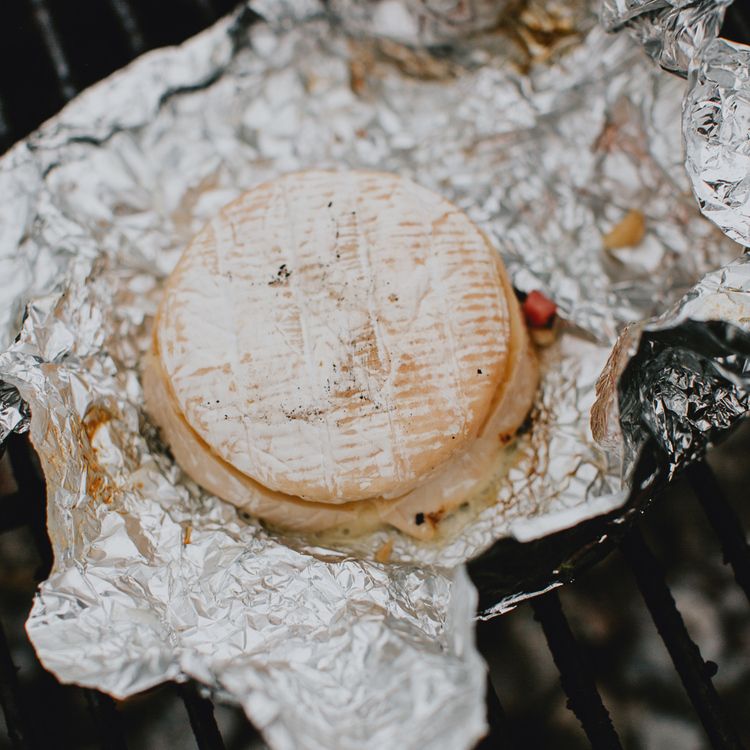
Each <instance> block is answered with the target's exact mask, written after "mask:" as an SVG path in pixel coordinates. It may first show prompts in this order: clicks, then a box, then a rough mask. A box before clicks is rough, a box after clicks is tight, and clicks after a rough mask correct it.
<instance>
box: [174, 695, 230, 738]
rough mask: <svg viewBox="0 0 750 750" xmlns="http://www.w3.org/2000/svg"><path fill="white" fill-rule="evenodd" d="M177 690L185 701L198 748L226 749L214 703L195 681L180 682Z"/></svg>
mask: <svg viewBox="0 0 750 750" xmlns="http://www.w3.org/2000/svg"><path fill="white" fill-rule="evenodd" d="M177 690H178V692H179V694H180V697H181V698H182V700H183V702H184V703H185V708H186V709H187V714H188V718H189V719H190V726H191V727H192V729H193V734H194V735H195V741H196V742H197V743H198V750H224V740H223V739H222V737H221V732H219V727H218V725H217V724H216V717H215V716H214V705H213V703H211V701H210V700H208V698H204V697H203V696H202V695H201V694H200V693H199V692H198V688H197V687H196V685H195V683H194V682H186V683H183V684H179V685H177Z"/></svg>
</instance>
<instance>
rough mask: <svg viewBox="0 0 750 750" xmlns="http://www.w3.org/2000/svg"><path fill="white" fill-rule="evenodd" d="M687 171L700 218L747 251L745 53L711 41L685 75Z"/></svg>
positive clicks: (749, 113)
mask: <svg viewBox="0 0 750 750" xmlns="http://www.w3.org/2000/svg"><path fill="white" fill-rule="evenodd" d="M689 83H690V88H689V91H688V94H687V97H686V99H685V108H684V114H683V132H684V135H685V142H686V151H687V158H686V162H685V163H686V166H687V170H688V174H689V175H690V178H691V179H692V182H693V190H694V192H695V195H696V197H697V199H698V201H699V203H700V206H701V210H702V211H703V213H704V214H705V215H706V216H707V217H708V218H709V219H711V220H712V221H714V222H715V223H716V224H717V225H718V226H719V227H720V228H721V230H722V231H723V232H725V233H726V234H727V235H728V236H729V237H731V238H732V239H734V240H736V241H737V242H740V243H742V244H744V245H750V147H749V146H748V129H749V128H750V125H749V123H750V47H747V46H745V45H743V44H735V43H734V42H728V41H726V40H724V39H715V40H714V41H713V42H712V43H711V44H710V45H709V46H708V48H707V49H706V50H705V51H704V52H703V55H702V57H701V60H700V63H699V64H698V65H696V67H695V68H694V69H693V70H692V71H691V73H690V79H689Z"/></svg>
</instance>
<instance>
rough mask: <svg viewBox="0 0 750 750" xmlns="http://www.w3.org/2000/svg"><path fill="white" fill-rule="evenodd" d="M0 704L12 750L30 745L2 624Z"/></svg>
mask: <svg viewBox="0 0 750 750" xmlns="http://www.w3.org/2000/svg"><path fill="white" fill-rule="evenodd" d="M0 704H1V705H2V707H3V713H4V714H5V726H6V728H7V732H8V739H9V740H10V746H11V747H12V748H13V749H14V750H25V749H26V748H29V747H31V745H30V744H29V742H28V741H27V738H28V737H29V732H28V726H27V723H26V721H25V718H24V715H23V711H22V710H21V696H20V692H19V689H18V675H17V669H16V665H15V664H13V659H12V658H11V655H10V649H9V648H8V641H7V639H6V638H5V631H4V630H3V627H2V625H0Z"/></svg>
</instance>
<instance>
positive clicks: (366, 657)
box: [0, 0, 737, 748]
mask: <svg viewBox="0 0 750 750" xmlns="http://www.w3.org/2000/svg"><path fill="white" fill-rule="evenodd" d="M263 5H268V4H267V3H266V4H263V3H254V4H253V7H254V8H255V9H256V10H263V7H262V6H263ZM333 5H334V6H335V7H334V10H336V11H337V12H338V13H339V14H340V17H339V18H335V19H333V20H331V18H330V17H329V16H328V15H326V13H325V12H324V8H323V7H322V6H319V5H317V4H316V3H313V2H299V3H293V2H285V3H283V4H282V6H283V7H281V10H279V11H278V12H277V13H276V14H274V17H273V19H272V20H273V22H269V23H262V22H258V23H251V21H253V20H255V18H256V16H255V15H254V14H253V13H251V12H249V11H246V12H244V13H242V14H240V15H239V16H238V17H237V18H236V19H235V20H230V21H225V22H222V23H220V24H219V25H217V26H216V27H214V28H213V29H212V30H210V31H208V32H206V33H205V34H202V35H201V36H199V37H197V38H196V39H194V40H192V41H191V42H189V43H188V44H186V45H184V46H183V47H181V48H175V49H168V50H161V51H157V52H153V53H151V54H149V55H147V56H145V57H144V58H142V59H141V60H139V61H137V62H136V63H134V64H133V65H132V66H130V68H129V69H127V70H126V71H124V72H122V73H120V74H118V75H116V76H114V77H113V78H112V79H110V80H108V81H105V82H103V83H101V84H99V85H97V86H95V87H94V88H93V89H91V90H90V91H88V92H86V93H85V94H84V95H82V96H81V97H80V98H78V99H77V100H76V101H74V102H73V103H72V104H71V105H69V106H68V107H67V108H66V109H65V110H64V111H63V112H62V113H61V114H60V115H59V116H58V117H56V118H55V119H53V120H52V121H51V122H49V123H48V124H47V125H45V126H44V127H43V128H42V130H41V131H39V132H38V133H37V134H35V135H34V136H32V137H31V138H30V139H29V140H28V141H27V142H25V143H22V144H20V145H19V146H17V147H16V148H15V149H13V150H12V151H11V152H10V153H9V154H8V155H6V156H5V157H4V158H3V160H2V162H1V166H2V170H1V171H0V266H1V267H2V268H3V269H4V270H7V271H8V273H2V274H0V291H2V296H0V299H2V304H1V305H0V339H2V344H3V346H7V347H8V348H7V349H6V351H5V352H4V353H2V354H0V378H2V379H3V381H5V382H6V383H8V384H9V385H10V386H14V387H16V388H18V390H19V391H20V393H21V395H22V396H23V398H24V399H26V401H27V402H28V403H29V405H30V407H31V413H32V420H31V434H32V438H33V441H34V444H35V446H36V447H37V449H38V451H39V453H40V457H41V461H42V464H43V467H44V471H45V475H46V478H47V484H48V488H49V526H50V534H51V538H52V542H53V546H54V550H55V566H54V569H53V572H52V575H51V577H50V579H49V580H48V581H47V582H45V583H44V584H43V585H42V587H41V591H40V594H39V596H38V598H37V600H36V602H35V605H34V609H33V612H32V615H31V618H30V620H29V624H28V629H29V633H30V635H31V638H32V640H33V642H34V644H35V646H36V647H37V649H38V652H39V654H40V656H41V658H42V660H43V662H44V663H45V665H47V666H48V667H49V668H50V669H52V670H53V671H54V672H55V673H56V674H57V675H58V676H60V677H61V679H63V680H65V681H76V682H80V683H82V684H86V685H92V686H96V687H98V688H101V689H103V690H105V691H108V692H111V693H113V694H115V695H118V696H124V695H129V694H132V693H134V692H136V691H138V690H142V689H144V688H146V687H148V686H150V685H153V684H155V683H158V682H160V681H162V680H165V679H170V678H176V679H181V678H183V677H184V676H185V675H190V676H194V677H196V678H197V679H199V680H201V681H202V682H204V683H205V684H207V685H209V686H211V687H212V688H213V689H215V690H217V691H220V692H221V694H222V695H224V696H229V697H230V698H232V699H233V700H236V701H238V702H240V703H242V705H243V706H244V707H245V709H246V710H247V712H248V715H249V716H250V717H251V718H252V720H253V721H254V722H255V723H256V724H257V725H258V726H259V727H260V728H261V729H262V730H263V731H264V733H265V736H266V738H267V739H268V741H269V742H270V743H271V744H272V745H273V746H274V747H278V748H292V747H295V748H307V747H309V748H328V747H332V746H338V747H376V746H378V747H380V746H386V747H394V746H398V747H427V748H429V747H434V748H443V747H451V748H452V747H456V748H460V747H470V746H471V745H472V744H473V742H474V741H475V739H476V738H477V737H478V736H479V735H480V734H481V732H482V730H483V727H484V717H483V701H482V696H483V693H484V684H485V683H484V667H483V665H482V662H481V660H480V658H479V656H478V654H477V652H476V649H475V647H474V644H473V635H472V629H471V620H472V617H473V613H474V609H475V603H476V599H475V596H476V593H475V591H474V589H473V587H472V586H471V584H470V583H469V581H468V578H467V576H466V573H465V570H464V568H463V567H462V566H461V563H463V562H464V561H466V560H467V559H469V558H471V557H473V556H474V555H476V554H477V553H478V552H480V551H481V550H483V549H485V548H486V547H487V546H488V545H490V544H491V543H492V542H493V541H494V540H495V539H497V538H499V537H503V536H508V535H514V536H515V537H516V538H518V539H523V540H525V539H535V538H538V537H541V536H544V535H545V534H548V533H550V532H551V531H554V530H556V529H560V528H564V527H566V526H569V525H571V524H574V523H576V522H577V521H579V520H581V519H583V518H587V517H590V516H594V515H597V514H600V513H603V512H605V511H607V510H612V509H613V508H617V507H619V506H620V505H621V503H622V502H623V501H624V498H625V497H626V495H627V491H628V484H627V482H628V478H627V474H625V475H623V473H622V471H621V463H622V456H623V443H622V438H618V437H617V435H616V433H615V432H613V438H612V441H611V442H610V444H609V445H608V446H607V447H606V448H604V447H602V446H600V445H599V444H597V443H596V441H595V440H594V438H593V435H592V432H591V429H590V427H589V411H590V409H591V406H592V404H593V402H594V398H595V383H596V382H597V377H598V375H599V373H600V372H601V370H602V368H603V367H604V364H605V362H606V360H607V356H608V354H609V351H610V348H611V346H612V344H613V343H614V341H615V339H616V337H617V334H618V332H619V331H620V330H621V328H622V326H623V325H624V324H625V323H627V322H628V321H631V320H642V319H644V318H647V317H649V316H651V315H653V314H655V313H658V312H659V311H660V310H663V309H664V308H665V307H667V306H669V305H670V304H673V303H674V302H675V301H676V300H677V299H679V297H680V296H681V295H682V294H683V293H684V292H686V291H687V290H688V289H689V288H690V287H691V286H692V284H694V283H695V281H696V279H697V278H699V277H700V276H701V275H702V274H703V273H705V272H706V271H709V270H711V269H713V268H716V267H718V266H720V265H721V264H723V263H726V262H727V261H728V260H730V259H731V258H732V257H733V256H734V255H736V251H737V247H736V245H735V244H734V243H732V242H731V241H730V240H728V239H727V238H725V237H724V236H723V235H721V233H720V232H719V231H718V230H716V229H715V228H714V227H713V226H712V225H711V224H709V223H708V222H706V221H705V220H704V219H703V218H702V217H701V216H700V214H699V212H698V211H697V209H696V208H695V204H694V201H693V198H692V196H691V195H690V191H689V183H688V181H687V179H686V177H685V174H684V171H683V168H682V164H681V160H682V154H681V147H680V133H679V122H680V108H681V100H682V96H683V93H684V89H685V84H684V82H683V81H681V80H679V79H677V78H675V77H672V76H668V75H666V74H664V73H663V72H661V71H659V70H658V69H657V68H656V67H655V66H653V65H652V64H651V62H650V61H649V60H648V59H647V58H646V57H645V56H644V55H643V54H642V51H641V50H640V48H639V47H638V45H636V44H635V43H633V42H632V41H631V40H630V39H629V38H628V37H627V36H624V35H621V36H618V37H610V36H607V35H606V34H605V33H604V31H602V30H601V29H599V28H594V27H593V15H592V14H591V13H589V12H588V11H587V8H586V6H585V5H583V4H576V3H572V4H570V6H569V7H568V10H567V11H563V10H559V11H558V9H557V8H558V6H561V5H562V4H561V3H559V2H554V3H553V2H550V3H548V5H549V8H543V7H540V6H542V5H545V4H544V3H533V2H532V3H530V5H529V6H528V7H529V8H530V10H527V11H526V12H527V15H524V16H521V19H522V20H521V22H519V23H517V24H514V25H512V24H507V23H506V22H505V21H504V20H502V19H501V21H500V25H499V26H498V27H497V28H495V27H494V23H495V21H494V19H492V20H491V21H490V20H487V19H485V18H484V17H482V18H479V17H477V18H476V19H474V20H475V21H477V23H476V24H474V21H473V20H472V19H471V18H469V19H468V20H466V19H465V20H464V21H465V24H466V25H465V29H466V30H467V31H470V32H471V38H470V39H468V40H466V41H462V39H459V38H457V39H454V40H453V43H452V44H450V45H448V44H442V45H441V46H440V47H439V48H434V49H433V48H422V47H418V46H414V45H413V44H412V45H404V44H401V43H399V42H398V41H394V40H393V39H392V38H383V37H378V38H377V39H373V38H370V37H367V36H364V34H365V32H366V25H365V27H363V26H362V25H361V24H362V23H364V21H362V20H361V19H366V18H369V16H368V15H367V13H370V11H372V10H373V9H375V6H377V9H378V11H377V12H378V13H381V16H380V18H381V21H383V22H384V23H385V22H387V23H388V24H392V23H393V19H392V18H389V17H387V14H388V13H391V14H392V13H394V12H396V13H398V12H399V10H398V8H399V7H400V6H397V4H396V3H393V2H385V3H376V4H366V6H365V5H362V6H360V5H358V4H354V3H351V2H344V1H343V0H341V2H337V3H334V4H333ZM449 5H450V4H447V5H445V6H443V4H441V3H433V4H431V5H430V6H429V7H430V8H432V7H433V6H434V7H435V8H437V7H445V8H448V7H449ZM469 5H471V4H469ZM480 5H481V7H482V8H484V7H485V6H484V4H480ZM415 7H417V6H416V5H409V6H408V8H411V9H412V11H413V10H414V8H415ZM451 7H452V6H451ZM383 8H385V10H383ZM389 9H390V10H389ZM394 9H395V10H394ZM350 14H353V15H350ZM358 14H359V15H358ZM363 14H364V15H363ZM382 14H386V15H382ZM357 19H360V20H357ZM383 19H384V20H383ZM444 20H445V19H444V18H443V19H442V21H441V23H442V22H444ZM358 24H359V25H358ZM438 26H439V28H440V29H443V30H442V31H440V33H441V34H443V35H445V34H447V33H448V32H446V31H445V29H444V27H443V26H440V25H438ZM388 28H390V27H388ZM425 28H427V29H433V31H432V32H430V33H438V32H436V31H434V29H435V28H438V27H435V26H430V25H427V26H426V27H425ZM350 29H352V30H356V34H355V35H352V34H351V33H350V32H349V30H350ZM483 29H486V31H483ZM448 35H449V36H450V34H448ZM418 39H419V41H422V37H419V36H418ZM411 41H413V40H411ZM576 41H577V42H578V44H577V45H574V44H573V43H574V42H576ZM313 165H314V166H333V167H335V166H349V167H371V168H376V169H381V170H390V171H394V172H398V173H400V174H403V175H406V176H409V177H411V178H413V179H414V180H416V181H417V182H419V183H421V184H423V185H425V186H426V187H428V188H431V189H433V190H435V191H437V192H439V193H441V194H443V195H445V196H446V197H447V198H449V199H451V200H453V201H454V202H456V203H458V204H459V205H460V206H462V207H463V208H464V209H465V210H466V211H467V212H468V213H469V214H470V216H471V217H472V218H473V219H474V220H475V221H476V222H477V223H478V224H479V225H480V226H481V227H482V228H483V229H484V230H485V231H486V232H487V234H488V235H489V236H490V237H491V238H492V240H493V241H494V242H495V243H496V244H497V246H498V247H499V249H500V250H501V251H502V253H503V255H504V257H505V259H506V262H507V265H508V268H509V270H510V272H511V273H512V275H513V279H514V283H515V284H516V285H517V286H518V287H519V288H521V289H524V290H531V289H540V290H542V291H543V292H545V293H546V294H548V295H549V296H551V297H553V298H554V299H555V300H556V302H557V303H558V305H559V308H560V310H561V312H562V315H563V317H564V319H565V321H566V323H565V326H564V328H563V333H562V336H561V338H560V340H559V341H558V342H557V343H556V344H555V345H554V346H552V347H550V348H549V349H548V350H546V352H545V354H544V358H545V365H546V368H545V373H546V374H545V377H544V383H543V387H542V393H541V396H540V403H539V405H538V407H539V408H538V413H539V414H540V415H541V417H540V418H539V419H537V420H536V422H535V424H534V427H533V429H532V430H531V432H530V433H529V435H527V436H526V438H525V445H526V447H527V449H528V450H527V451H526V452H525V453H522V455H521V458H520V462H519V464H518V465H517V466H516V467H515V468H514V470H513V471H512V472H511V474H510V477H509V481H508V482H507V483H505V484H503V485H502V486H500V487H498V488H497V490H496V491H497V493H498V496H499V502H497V503H495V504H492V505H488V507H486V508H485V509H484V510H483V511H482V512H481V513H480V515H479V516H478V517H477V518H475V519H472V520H471V521H470V522H469V524H468V525H467V526H466V528H465V529H464V531H463V532H462V533H461V534H460V535H458V536H457V537H456V538H455V539H453V540H451V541H449V542H448V543H447V544H446V545H444V546H443V547H442V548H434V547H433V548H430V547H420V546H419V545H416V544H415V543H414V542H411V541H409V540H405V539H399V540H397V544H396V545H395V546H394V551H393V558H394V559H396V560H399V561H400V562H399V564H390V565H383V564H380V563H376V562H371V561H370V560H371V558H372V552H373V550H374V549H375V548H376V545H378V544H379V543H380V542H379V541H378V539H377V535H376V537H375V538H374V539H373V540H370V541H369V542H368V543H367V544H366V545H365V547H363V548H362V549H359V550H351V554H349V555H345V556H343V557H342V555H341V554H340V553H338V552H336V551H334V550H326V549H320V548H315V549H312V548H308V547H306V546H305V545H304V544H300V543H299V541H298V540H292V539H284V538H283V537H279V536H277V535H273V534H270V533H269V532H267V531H266V530H264V529H263V528H262V527H261V526H260V525H259V524H257V523H254V522H252V521H250V522H247V521H245V520H243V519H241V518H240V517H239V516H238V514H237V512H236V511H235V509H234V508H233V507H231V506H228V505H225V504H224V503H222V502H219V501H217V500H216V499H215V498H213V497H211V496H209V495H207V494H206V493H204V492H202V491H201V490H200V488H199V487H197V486H196V485H195V484H194V483H192V482H191V481H189V480H188V479H187V478H186V477H185V476H184V475H183V474H182V472H181V471H180V469H179V467H177V466H176V465H175V464H174V462H173V461H172V459H171V456H170V455H169V453H168V451H166V450H165V448H164V446H163V444H162V443H161V442H160V440H159V437H158V434H157V433H156V431H155V429H154V428H153V426H152V425H151V424H150V422H149V420H148V418H147V415H145V414H144V412H143V399H142V391H141V386H140V379H139V362H140V359H141V357H142V355H143V353H144V352H145V351H146V349H147V348H148V343H149V332H150V331H149V329H150V324H151V320H152V316H153V312H154V310H155V306H156V303H157V301H158V298H159V293H160V292H159V285H160V282H161V280H162V279H163V278H164V276H165V275H166V274H167V273H169V271H170V270H171V268H172V267H173V266H174V264H175V262H176V260H177V258H178V257H179V254H180V252H181V250H182V248H183V246H184V244H185V242H186V241H187V239H188V238H189V237H190V236H191V235H193V234H194V233H195V232H196V231H197V230H198V229H199V228H200V226H201V225H202V224H203V222H205V221H206V220H207V219H208V218H209V217H210V216H212V215H213V214H214V213H216V211H217V210H218V209H219V208H220V207H221V206H222V205H224V204H225V203H227V202H228V201H229V200H231V199H232V198H234V197H236V196H237V194H238V193H239V192H241V191H242V190H243V189H246V188H248V187H250V186H251V185H254V184H257V183H259V182H261V181H263V180H266V179H269V178H272V177H275V176H277V175H279V174H280V173H283V172H286V171H291V170H296V169H300V168H305V167H308V166H313ZM632 215H638V216H640V217H642V221H643V232H642V234H643V236H642V237H641V236H640V235H641V232H640V231H639V233H638V236H637V237H636V238H635V239H633V240H631V241H630V244H629V243H628V242H623V241H622V240H621V239H620V240H619V241H617V242H613V241H612V237H613V236H618V235H617V232H616V231H614V230H615V229H616V228H617V227H621V225H622V222H623V220H624V219H625V217H627V216H632ZM621 235H622V232H621V231H620V236H621ZM24 313H25V320H24V323H23V332H22V335H21V336H20V338H19V339H18V341H16V342H14V343H11V342H12V341H13V339H14V337H15V335H16V333H17V331H18V329H19V327H20V325H21V320H22V317H23V316H24ZM2 398H3V402H2V407H0V415H2V417H1V418H0V424H3V425H11V424H12V425H13V426H15V425H16V424H17V419H18V414H16V416H15V417H14V416H13V412H12V410H13V409H15V410H16V412H18V401H17V399H16V400H14V397H13V391H8V390H4V391H2ZM374 545H375V546H374ZM355 553H356V554H355Z"/></svg>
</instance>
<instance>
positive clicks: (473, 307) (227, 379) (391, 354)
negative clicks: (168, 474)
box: [156, 171, 515, 514]
mask: <svg viewBox="0 0 750 750" xmlns="http://www.w3.org/2000/svg"><path fill="white" fill-rule="evenodd" d="M510 297H511V298H512V294H511V295H510ZM512 302H513V304H515V300H512ZM508 305H509V295H508V292H507V289H506V288H505V287H504V285H503V283H502V279H501V277H500V272H499V270H498V265H497V262H496V253H495V252H494V251H493V250H492V248H491V247H489V245H488V243H487V242H486V241H485V238H484V237H483V235H482V234H481V232H480V231H479V230H478V229H477V228H476V227H475V226H474V225H473V224H472V223H471V221H470V220H469V219H468V218H467V217H466V216H465V214H463V213H462V212H461V211H459V210H458V209H457V208H455V207H454V206H452V205H451V204H450V203H448V202H447V201H445V200H444V199H442V198H440V197H439V196H437V195H435V194H433V193H431V192H429V191H428V190H425V189H423V188H421V187H419V186H417V185H415V184H414V183H412V182H410V181H409V180H406V179H402V178H399V177H396V176H394V175H386V174H376V173H367V172H348V173H336V172H325V171H311V172H305V173H299V174H293V175H288V176H286V177H283V178H280V179H278V180H275V181H274V182H271V183H268V184H265V185H261V186H260V187H257V188H255V189H253V190H251V191H250V192H248V193H246V194H245V195H244V196H242V197H241V198H240V199H238V200H237V201H235V202H234V203H232V204H230V205H229V206H227V207H226V208H225V209H224V210H223V211H222V212H221V213H220V214H219V216H218V217H217V218H216V219H215V220H213V221H212V222H210V223H209V224H208V225H207V226H206V227H205V228H204V229H203V231H202V232H201V233H200V234H199V235H198V236H197V237H196V238H195V240H194V241H193V242H192V244H191V245H190V246H189V247H188V249H187V250H186V252H185V253H184V255H183V257H182V259H181V260H180V262H179V264H178V266H177V268H176V269H175V271H174V273H173V274H172V276H171V277H170V279H169V282H168V284H167V288H166V293H165V297H164V300H163V303H162V305H161V308H160V312H159V316H158V319H157V325H156V339H157V341H158V347H159V357H160V366H161V367H162V368H163V370H164V378H165V380H166V382H168V383H169V385H170V388H171V389H172V393H173V398H174V407H175V410H176V413H177V414H178V415H179V417H180V418H181V419H184V422H185V427H186V428H189V430H190V431H191V432H190V434H191V435H194V436H195V438H196V439H200V441H202V442H201V445H204V446H205V448H206V450H207V451H208V452H209V455H211V456H212V457H214V458H215V459H216V460H217V461H218V460H221V461H222V462H223V463H222V466H223V467H224V468H228V469H231V472H232V476H233V477H234V479H237V477H239V476H240V475H242V476H244V477H245V478H249V479H250V480H252V481H253V482H255V483H256V484H257V485H258V486H259V487H260V486H262V487H263V492H266V491H271V492H276V493H278V494H280V495H281V496H283V497H285V498H289V497H297V498H303V499H304V500H307V501H314V502H316V503H318V504H324V503H332V504H349V503H352V502H353V501H363V500H366V499H368V498H373V497H384V496H385V497H398V496H402V495H404V494H405V493H407V492H409V491H410V490H412V489H413V488H415V487H417V486H419V485H420V484H423V483H424V482H425V480H426V479H427V478H428V477H429V476H430V475H431V474H434V473H435V471H437V470H438V469H439V468H440V467H441V466H443V465H444V464H445V463H446V462H447V461H450V459H451V458H452V457H453V456H456V455H459V454H461V453H463V452H464V451H465V450H466V449H467V448H468V447H469V445H470V444H471V443H472V441H473V440H474V439H475V438H476V436H477V435H478V434H479V431H480V429H481V428H482V426H483V425H484V424H485V423H486V421H487V419H488V416H489V414H490V411H491V407H492V404H493V399H495V398H496V394H497V392H498V388H499V387H500V386H501V385H502V383H503V381H504V379H505V378H506V376H507V371H508V348H509V341H510V313H509V307H508ZM176 439H177V438H174V436H172V437H169V436H168V440H170V442H171V441H172V440H176ZM173 450H174V447H173ZM188 460H189V459H188ZM181 463H182V461H181ZM185 468H186V469H187V468H188V466H187V464H186V465H185ZM204 468H205V467H204ZM196 469H197V467H196ZM189 473H191V472H190V471H189ZM199 473H200V472H199V471H197V470H196V474H199ZM211 476H213V475H211ZM196 478H197V479H198V481H199V482H200V483H201V484H203V485H204V486H207V487H208V488H209V489H211V486H210V485H209V484H208V483H207V482H208V481H209V480H206V479H205V478H203V479H202V478H198V476H196ZM210 481H211V482H213V479H211V480H210ZM238 481H239V480H238ZM242 484H243V487H244V479H243V480H242ZM236 489H239V488H236ZM217 494H222V493H221V492H217ZM233 494H236V493H233ZM223 496H226V491H225V492H224V495H223ZM298 502H303V500H299V501H298ZM363 510H364V508H363ZM316 512H318V511H317V510H316ZM259 514H260V513H259Z"/></svg>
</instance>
